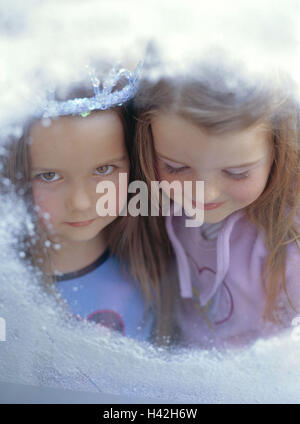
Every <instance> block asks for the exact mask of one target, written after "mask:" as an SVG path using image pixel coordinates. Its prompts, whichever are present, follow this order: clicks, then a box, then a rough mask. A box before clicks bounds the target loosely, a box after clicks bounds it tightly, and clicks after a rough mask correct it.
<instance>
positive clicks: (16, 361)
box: [0, 0, 300, 403]
mask: <svg viewBox="0 0 300 424" xmlns="http://www.w3.org/2000/svg"><path fill="white" fill-rule="evenodd" d="M202 3H203V4H202ZM206 3H207V2H201V1H200V2H199V0H198V1H194V0H190V1H189V2H185V5H184V7H183V6H181V4H182V2H181V1H179V0H178V1H174V0H172V1H171V0H170V1H169V0H168V1H164V2H161V1H156V0H152V1H147V2H138V1H133V0H127V1H126V2H124V1H123V0H114V1H111V0H110V1H106V0H97V1H96V0H87V1H85V2H82V1H77V0H73V1H71V0H63V1H38V0H28V1H26V2H22V1H17V0H14V1H10V2H9V3H7V2H6V1H0V91H1V95H0V128H1V129H0V139H1V140H3V142H4V141H5V140H6V136H7V135H9V134H12V133H13V134H19V135H20V134H21V133H22V122H23V121H24V120H25V119H27V118H28V115H29V114H30V110H31V107H32V104H33V103H34V101H35V100H36V98H38V97H39V96H42V95H44V92H45V90H50V89H52V88H53V87H54V86H55V85H68V84H71V83H76V82H77V81H80V80H81V79H82V72H83V69H84V66H85V65H87V64H91V63H93V62H95V61H96V62H99V60H101V61H102V63H104V64H106V65H107V64H108V63H114V62H116V61H119V62H121V63H122V64H123V65H125V66H127V67H129V68H130V69H133V67H134V66H135V65H136V63H137V62H138V61H139V60H141V59H143V54H144V51H145V47H146V45H147V43H148V42H149V41H150V40H152V41H153V40H154V41H155V45H156V46H157V48H158V49H159V51H160V55H161V57H163V58H164V59H165V63H167V64H168V66H165V67H164V68H161V69H158V72H160V73H166V72H173V71H174V70H178V69H179V68H182V69H183V70H184V69H185V68H186V69H188V66H189V64H190V63H192V62H193V60H195V59H199V58H200V57H201V55H202V54H207V52H209V51H210V48H211V47H214V48H215V49H216V50H215V51H221V49H222V51H225V52H226V55H227V56H226V57H228V58H231V60H232V62H231V63H232V64H233V65H234V64H239V65H238V66H240V65H241V64H243V69H244V70H245V71H246V72H248V73H249V77H250V76H253V77H254V76H258V75H264V77H267V78H268V77H270V76H271V75H273V76H274V72H275V70H276V69H278V70H279V71H280V70H281V69H282V70H283V71H284V72H288V73H289V75H290V76H291V77H292V79H293V80H294V82H295V85H294V92H293V95H295V96H296V97H297V96H298V95H299V91H298V87H299V82H300V81H299V78H300V74H299V72H298V69H299V58H300V55H299V31H300V25H298V21H299V20H300V19H299V7H297V6H298V4H297V3H298V2H297V1H285V2H278V1H277V2H276V1H275V2H274V1H273V2H272V3H271V2H263V4H262V3H261V2H259V3H258V2H253V1H251V2H245V1H240V0H239V1H226V2H216V1H210V2H209V6H208V5H207V4H206ZM223 3H224V4H223ZM258 5H259V6H258ZM218 49H220V50H218ZM216 57H217V56H216ZM106 65H105V66H106ZM105 66H104V68H105ZM156 71H157V70H156ZM154 77H155V75H154ZM0 148H1V146H0ZM32 228H33V226H32V222H31V219H30V217H29V216H27V214H26V212H25V207H24V204H23V199H22V198H21V197H19V198H15V197H14V196H4V195H3V194H2V195H1V198H0V317H2V318H4V319H5V321H6V341H0V379H1V380H2V381H4V382H12V383H24V384H31V385H44V386H51V387H59V388H69V389H72V390H80V391H83V390H86V391H93V392H105V393H112V394H123V395H130V396H132V397H136V396H138V397H139V398H141V397H144V398H145V399H147V398H149V399H160V400H166V401H168V400H170V401H171V400H172V401H178V402H180V401H190V402H200V403H201V402H208V403H210V402H211V403H221V402H241V403H244V402H296V403H299V401H300V355H299V353H300V341H299V338H300V337H299V334H298V337H293V334H292V332H293V329H292V328H291V329H290V330H287V331H286V332H285V333H283V334H282V335H281V336H280V337H279V338H270V339H268V340H259V341H257V342H256V343H254V344H253V345H251V346H250V347H248V348H244V349H241V350H235V351H229V352H223V353H221V352H217V351H214V350H212V351H201V350H180V351H173V352H171V353H170V352H167V351H165V350H163V349H158V348H154V347H153V346H150V345H147V344H143V343H138V342H135V341H133V340H130V339H126V338H123V337H121V336H118V335H114V334H111V333H109V332H108V331H106V330H105V329H104V328H103V329H99V328H98V327H97V328H96V327H95V326H93V325H92V324H90V323H84V322H78V321H76V320H70V319H68V318H67V316H66V315H65V313H64V312H62V311H61V310H59V309H58V308H57V306H56V304H55V302H54V301H53V300H51V298H50V297H49V296H47V295H45V293H44V292H43V290H42V289H41V287H40V284H39V278H40V276H39V273H38V272H37V271H36V270H34V269H32V268H31V267H30V266H29V265H28V263H26V261H25V259H24V258H23V257H24V252H23V251H22V246H20V245H18V242H17V240H18V235H19V234H20V233H22V232H25V233H26V234H30V232H31V231H32ZM294 335H295V332H294Z"/></svg>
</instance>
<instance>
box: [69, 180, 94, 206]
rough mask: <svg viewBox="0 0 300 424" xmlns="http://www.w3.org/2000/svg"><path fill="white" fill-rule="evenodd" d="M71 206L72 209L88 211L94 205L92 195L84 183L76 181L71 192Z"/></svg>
mask: <svg viewBox="0 0 300 424" xmlns="http://www.w3.org/2000/svg"><path fill="white" fill-rule="evenodd" d="M69 206H70V208H71V209H72V210H76V211H86V210H88V209H90V208H91V206H92V196H91V194H90V192H89V189H88V187H87V186H86V185H85V184H82V183H78V182H77V183H76V184H75V183H74V185H73V186H72V187H71V189H70V193H69Z"/></svg>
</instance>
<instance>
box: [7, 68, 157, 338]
mask: <svg viewBox="0 0 300 424" xmlns="http://www.w3.org/2000/svg"><path fill="white" fill-rule="evenodd" d="M124 76H125V78H124ZM137 82H138V81H137V75H135V74H130V75H129V71H125V72H124V70H120V71H118V72H117V71H116V72H115V74H114V75H113V76H112V75H110V76H109V79H108V80H107V81H105V82H104V84H103V90H100V87H96V88H95V87H94V93H90V92H88V90H87V89H85V87H80V92H77V93H75V91H74V90H72V94H71V95H69V96H64V99H61V98H58V96H57V98H56V99H55V100H54V99H52V100H49V101H46V102H45V103H43V105H42V106H40V107H39V109H38V111H37V113H36V114H35V116H34V119H32V120H31V122H30V123H29V124H28V125H27V127H26V128H25V129H24V133H23V135H22V137H21V138H19V139H14V140H12V141H11V143H10V145H9V146H8V147H7V150H8V153H7V155H6V156H5V157H3V160H4V162H5V167H4V169H5V174H6V175H5V176H6V177H8V178H9V180H10V181H11V182H12V183H13V187H14V190H15V191H16V192H17V193H22V195H24V197H25V199H26V200H27V205H28V208H29V210H30V212H31V213H32V214H33V217H36V236H35V237H33V238H30V239H27V240H23V243H24V246H25V250H26V252H27V257H28V259H29V260H30V261H31V263H33V264H34V265H36V266H38V267H39V268H40V269H41V270H42V272H43V281H44V283H45V284H46V288H47V290H48V292H52V293H54V294H56V295H57V292H59V293H60V295H61V297H62V299H63V300H64V302H65V303H66V304H67V307H68V309H69V311H70V312H71V313H72V314H73V315H75V316H77V317H79V318H82V319H85V320H88V321H93V322H95V323H97V324H100V325H103V326H105V327H108V328H110V329H112V330H115V331H118V332H120V333H121V334H124V335H127V336H130V337H133V338H137V339H140V340H146V339H149V338H150V336H151V330H153V329H152V327H153V324H154V322H153V316H154V308H153V310H152V312H151V311H150V306H153V302H152V304H151V302H150V295H149V293H150V294H153V291H154V290H155V289H153V290H152V288H151V287H150V286H151V275H149V274H148V277H149V278H148V279H147V280H146V281H145V280H143V282H142V283H141V284H138V283H137V281H136V279H134V278H133V276H130V274H129V271H128V267H127V269H124V270H123V269H122V266H121V263H120V261H119V260H118V258H117V257H116V256H115V255H113V251H114V250H115V251H116V250H117V248H116V246H117V244H118V241H117V239H116V237H115V238H114V237H113V236H111V229H112V228H114V227H116V228H115V230H114V231H115V233H119V231H120V229H121V228H122V229H123V230H124V228H125V231H126V217H123V218H120V217H117V216H99V215H98V214H97V211H96V204H97V200H98V199H99V198H100V195H99V194H97V192H96V186H97V184H98V183H99V182H101V181H110V182H113V183H114V185H115V187H116V202H117V204H116V210H117V211H118V210H121V209H122V206H123V205H119V204H118V199H119V190H121V188H120V187H119V174H120V173H125V174H127V175H129V173H130V172H132V167H131V166H130V149H131V147H130V146H131V135H132V130H133V127H132V120H131V117H130V113H129V109H130V107H129V106H128V101H129V100H130V99H131V98H132V97H133V95H134V94H135V92H136V89H137ZM93 94H94V95H93ZM123 190H125V191H126V192H125V193H123V194H122V196H121V197H122V198H123V203H124V204H125V202H126V198H127V185H126V187H123ZM24 193H25V194H24ZM119 208H120V209H119ZM36 211H37V213H36ZM119 237H120V233H119ZM126 243H128V241H127V240H126V242H123V245H124V247H123V248H124V249H126V248H127V244H126ZM121 253H122V249H121V251H120V252H119V254H120V255H119V256H121ZM136 257H137V258H139V253H138V252H137V253H136ZM140 262H141V263H142V260H141V261H140ZM128 265H131V264H130V262H129V264H128ZM132 271H133V272H132V274H134V276H135V277H139V276H140V274H139V272H140V271H139V268H137V269H135V267H134V264H133V266H132ZM53 287H55V289H56V290H52V288H53ZM158 324H159V323H157V322H156V325H158Z"/></svg>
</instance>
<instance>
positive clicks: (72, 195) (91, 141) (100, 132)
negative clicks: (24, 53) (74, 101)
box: [30, 111, 129, 242]
mask: <svg viewBox="0 0 300 424" xmlns="http://www.w3.org/2000/svg"><path fill="white" fill-rule="evenodd" d="M31 139H32V142H31V146H30V155H31V163H32V189H33V196H34V200H35V203H36V205H37V206H39V214H40V217H41V219H42V223H43V225H44V226H45V227H46V229H47V230H48V231H49V232H50V234H53V235H55V236H58V240H59V241H66V240H67V241H71V242H74V241H75V242H77V241H89V240H91V239H93V238H94V237H96V236H97V235H98V234H99V233H100V232H101V231H102V230H103V229H104V228H105V227H106V226H107V225H108V224H110V223H111V222H112V221H113V220H114V219H115V217H113V216H106V217H101V216H98V214H97V212H96V202H97V200H98V199H99V197H100V195H99V194H97V193H96V186H97V184H98V183H99V182H100V181H104V180H109V181H112V182H113V183H114V184H115V187H116V194H117V199H118V198H119V195H118V194H119V185H118V177H119V173H121V172H124V173H127V175H128V172H129V160H128V156H127V151H126V146H125V142H124V133H123V126H122V123H121V121H120V118H119V116H118V114H117V113H116V112H114V111H99V112H94V113H92V114H91V115H89V116H88V117H86V118H81V117H70V116H68V117H60V118H58V119H56V120H53V121H52V123H51V125H50V126H49V127H45V126H43V125H42V124H41V123H40V122H38V123H36V124H35V125H34V126H33V128H32V130H31ZM123 198H124V196H123ZM125 199H126V196H125ZM117 210H118V201H117Z"/></svg>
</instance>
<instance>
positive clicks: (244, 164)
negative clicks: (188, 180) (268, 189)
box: [157, 153, 264, 169]
mask: <svg viewBox="0 0 300 424" xmlns="http://www.w3.org/2000/svg"><path fill="white" fill-rule="evenodd" d="M157 156H158V157H159V159H160V158H161V159H165V160H169V161H170V162H174V163H177V164H178V165H185V164H184V163H183V162H177V161H176V160H174V159H169V158H166V157H165V156H163V155H160V154H159V153H157ZM262 159H264V156H263V157H262V158H260V159H258V160H255V161H253V162H247V163H243V164H242V165H234V166H224V167H223V168H226V169H238V168H246V167H247V166H252V165H256V164H257V163H258V162H260V161H261V160H262Z"/></svg>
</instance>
